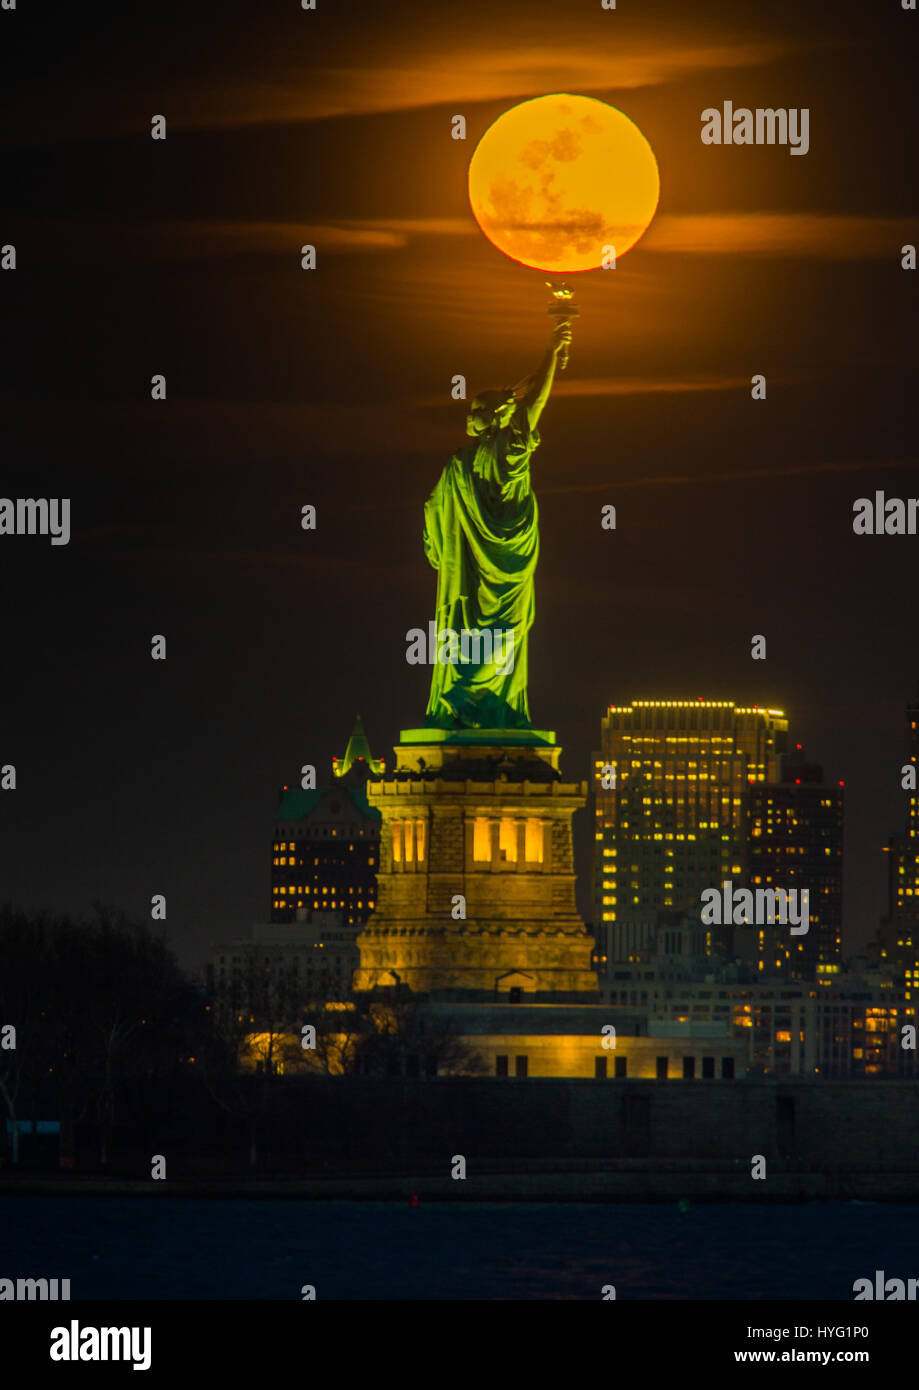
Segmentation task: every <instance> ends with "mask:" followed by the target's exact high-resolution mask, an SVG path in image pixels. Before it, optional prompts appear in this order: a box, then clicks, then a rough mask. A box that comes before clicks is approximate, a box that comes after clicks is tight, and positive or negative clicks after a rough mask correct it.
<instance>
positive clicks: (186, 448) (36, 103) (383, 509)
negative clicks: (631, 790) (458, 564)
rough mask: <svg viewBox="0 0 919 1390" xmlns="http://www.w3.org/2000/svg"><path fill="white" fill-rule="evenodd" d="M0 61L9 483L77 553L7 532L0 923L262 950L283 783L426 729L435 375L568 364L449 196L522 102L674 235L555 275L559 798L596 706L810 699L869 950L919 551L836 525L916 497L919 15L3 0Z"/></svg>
mask: <svg viewBox="0 0 919 1390" xmlns="http://www.w3.org/2000/svg"><path fill="white" fill-rule="evenodd" d="M0 48H2V51H3V60H4V64H5V69H6V70H5V73H4V94H5V96H6V102H5V106H6V108H7V116H6V119H5V122H4V127H3V134H2V140H3V150H2V160H3V169H4V179H3V190H4V197H3V203H4V205H5V207H6V212H5V213H4V215H3V220H2V222H0V241H2V242H4V243H6V242H13V243H15V245H16V248H17V256H18V268H17V269H16V271H15V272H12V273H10V272H7V273H3V274H0V295H2V298H3V308H2V313H3V323H4V329H5V331H4V333H3V344H4V347H3V371H2V379H0V389H2V392H3V418H4V431H3V435H4V440H3V458H4V467H3V470H2V475H0V476H2V488H0V491H2V493H3V495H4V496H9V497H14V498H15V497H19V496H34V497H61V496H67V497H70V498H71V506H72V525H73V534H72V539H71V542H70V544H69V545H68V546H66V547H52V546H51V545H50V544H49V541H48V539H47V538H41V537H31V538H30V537H0V576H2V581H0V582H2V593H3V599H4V602H3V655H4V661H3V679H2V683H0V700H2V703H0V763H8V762H12V763H14V764H15V765H16V767H17V772H18V779H19V787H18V790H16V791H15V792H4V793H3V794H2V796H0V898H2V899H7V900H10V901H12V902H14V903H16V904H18V905H20V906H23V907H35V908H39V907H49V908H53V909H58V910H68V911H73V912H83V911H86V910H88V909H89V906H90V903H91V902H92V900H93V899H101V900H103V901H104V902H106V903H109V904H116V905H119V906H122V907H124V908H125V909H126V910H128V911H129V912H131V913H133V914H135V915H137V916H147V915H148V914H149V910H150V898H151V896H152V895H153V894H154V893H164V894H165V895H166V897H167V902H168V918H167V928H168V932H169V939H170V941H171V942H172V944H173V945H174V947H175V948H176V949H177V950H178V951H179V954H180V956H181V958H182V959H183V961H184V962H185V963H187V964H189V965H197V964H199V963H200V962H201V960H202V959H203V958H204V955H205V952H206V948H207V946H208V944H209V943H210V942H212V941H214V940H216V939H219V938H220V937H221V936H223V937H225V936H227V935H228V934H234V933H236V934H238V933H239V932H240V931H242V930H244V929H245V928H246V927H247V926H248V924H250V923H251V922H254V921H257V920H264V919H265V918H266V917H267V914H268V901H269V866H270V844H271V834H272V825H273V817H274V812H275V809H276V805H277V793H278V789H279V787H280V786H281V785H282V784H283V783H289V782H294V781H295V780H296V778H297V775H298V770H299V768H300V766H301V765H302V764H303V763H313V764H315V765H316V766H317V767H318V768H320V769H321V770H322V771H323V772H324V771H325V770H326V769H327V767H328V763H329V760H330V758H331V756H332V755H333V754H335V753H342V752H343V751H344V747H345V742H346V739H347V736H348V733H349V731H350V727H351V723H352V721H353V717H354V715H355V713H356V712H358V711H359V712H360V713H361V715H362V716H363V718H364V721H365V725H366V728H367V733H368V735H369V737H370V740H371V744H372V746H373V749H374V752H375V753H376V754H379V753H381V752H382V753H383V754H384V755H385V756H386V757H387V759H389V760H391V758H392V744H393V743H394V742H395V741H396V740H397V738H398V733H399V730H400V729H401V728H409V727H413V726H417V725H418V724H420V723H421V722H422V720H423V716H424V709H425V704H426V700H427V691H428V683H429V671H428V670H427V669H425V668H421V667H411V666H409V665H407V663H406V661H405V648H406V642H405V634H406V632H407V630H408V629H409V628H411V627H417V626H426V624H427V622H428V619H429V618H431V617H432V616H433V598H434V574H433V572H432V571H431V569H430V568H429V566H428V565H427V563H426V561H425V559H424V554H423V551H422V543H421V531H422V511H423V506H424V501H425V498H426V497H427V495H428V493H429V492H430V490H431V488H432V487H433V486H434V483H435V482H436V480H437V477H438V475H439V473H440V470H441V468H442V467H443V465H444V463H445V462H446V461H447V459H448V458H449V456H450V454H451V453H452V452H453V451H454V450H455V449H456V448H458V447H460V446H461V445H462V444H463V443H464V442H465V435H464V408H463V406H462V405H461V404H458V403H456V402H454V401H451V399H450V382H451V378H452V377H453V375H454V374H456V373H463V374H464V375H466V377H467V379H468V382H469V386H470V390H471V391H474V390H476V389H477V388H480V387H485V386H498V385H502V384H504V383H506V382H510V381H516V380H518V379H519V378H520V377H522V376H524V375H525V374H526V373H527V372H529V371H532V370H534V369H535V367H536V365H537V363H538V361H539V359H540V357H541V354H542V351H543V348H544V345H545V340H546V337H547V333H548V329H549V327H550V322H549V320H548V319H547V317H546V314H545V305H546V299H547V291H546V289H545V286H544V277H543V276H542V275H540V273H539V272H538V271H535V270H529V269H526V268H524V267H522V266H519V265H517V264H516V263H514V262H512V261H510V260H508V259H507V258H506V257H504V256H503V255H502V254H501V253H500V252H498V251H497V250H496V249H495V248H494V247H492V246H491V244H490V243H489V242H488V241H487V240H486V239H485V237H484V236H483V235H482V233H481V232H480V231H479V229H478V227H477V225H476V223H475V222H474V220H473V218H472V216H471V213H470V211H469V208H468V202H467V198H466V169H467V165H468V161H469V158H470V156H471V154H472V150H473V149H474V147H475V143H476V140H477V139H478V137H479V136H480V135H481V134H482V133H483V132H484V130H485V129H486V128H487V127H488V125H489V124H490V123H491V122H492V121H493V120H494V119H495V117H496V116H497V115H499V114H500V112H502V111H503V110H505V109H507V107H509V106H511V105H513V104H515V102H517V101H519V100H522V99H525V98H526V97H529V96H535V95H540V94H542V93H547V92H554V91H570V92H580V93H583V94H585V95H591V96H595V97H599V98H601V99H603V100H606V101H609V102H611V103H612V104H613V105H615V106H619V107H620V108H621V109H623V110H624V111H625V112H626V113H627V114H628V115H629V116H630V117H631V118H632V119H633V120H634V121H636V122H637V124H638V125H639V126H640V127H641V129H642V130H643V131H644V133H645V135H646V136H647V138H648V139H649V140H650V142H651V144H652V146H653V148H654V150H655V153H656V155H657V159H658V164H659V166H660V172H661V202H660V207H659V210H658V214H657V217H656V219H655V221H654V222H653V223H652V225H651V228H650V230H649V231H648V233H647V234H646V236H645V237H644V239H643V240H642V241H641V242H640V243H639V244H638V246H637V247H636V248H635V249H634V250H633V251H631V252H630V253H629V254H628V255H627V256H625V257H623V258H621V260H620V264H619V266H618V268H617V269H616V271H615V272H600V271H597V272H593V273H590V274H588V275H586V276H584V275H582V276H579V277H576V279H577V290H578V298H579V301H580V303H581V309H582V317H581V319H580V320H579V322H578V323H577V324H576V326H575V336H574V343H573V346H572V352H571V362H570V366H569V369H568V372H567V373H566V374H565V377H564V379H563V380H561V381H560V383H559V385H558V386H557V388H556V391H555V393H554V395H553V398H552V400H551V401H550V403H549V405H548V407H547V409H546V412H545V415H544V416H543V419H542V422H541V426H540V428H541V433H542V439H543V442H542V445H541V447H540V448H539V450H538V451H537V453H536V455H535V457H534V460H533V479H534V486H535V489H536V492H537V496H538V499H539V504H540V523H541V539H542V552H541V558H540V564H539V569H538V571H537V578H536V585H537V613H536V624H535V627H534V629H533V631H532V633H531V636H530V710H531V715H532V719H533V722H534V724H535V725H536V726H537V727H542V728H551V729H555V730H556V731H557V734H558V739H559V742H560V743H561V744H562V746H563V748H564V750H565V752H564V754H563V764H562V765H563V770H564V772H565V774H566V775H567V777H569V778H571V779H575V778H582V777H586V776H587V775H588V767H589V763H588V759H589V754H590V752H591V750H592V749H593V748H595V747H596V746H597V744H598V737H599V721H600V716H601V713H602V711H603V709H604V707H605V706H606V705H608V704H609V703H611V702H612V703H625V702H628V701H629V700H631V699H633V698H635V699H641V698H644V699H649V698H661V699H667V698H694V697H696V696H704V697H705V698H707V699H731V698H733V699H735V700H737V702H738V703H741V704H747V703H751V704H762V705H767V706H774V707H775V706H778V707H780V708H783V709H785V710H786V712H787V713H788V715H789V718H790V721H791V731H792V734H793V742H801V743H803V744H804V745H805V748H806V750H807V754H808V756H809V757H811V758H813V759H814V760H816V761H820V762H822V763H823V764H824V766H825V769H826V772H827V775H828V777H829V778H831V779H832V780H834V781H835V780H841V779H844V780H845V783H846V797H847V803H846V837H847V848H846V864H847V877H846V884H845V895H846V900H845V932H846V937H845V945H846V948H847V949H849V950H852V949H857V948H860V947H861V946H862V945H863V944H864V941H865V940H866V939H867V937H868V936H869V935H870V934H871V933H872V932H873V930H874V928H875V926H876V924H877V919H878V916H879V914H880V912H881V911H882V910H883V907H884V901H885V895H884V856H883V854H882V852H881V851H882V846H883V844H884V842H885V838H886V836H887V835H888V834H889V833H890V832H891V831H892V830H896V829H899V828H900V827H901V825H902V822H903V797H904V793H903V792H902V791H901V789H900V779H899V768H900V765H901V763H902V762H903V761H904V759H905V733H904V707H905V705H906V703H907V701H908V700H909V699H910V698H912V697H913V696H914V695H915V689H916V680H917V676H919V657H917V651H916V636H917V624H916V556H917V546H919V538H917V537H909V536H902V537H895V536H891V537H887V536H885V537H856V536H855V535H853V532H852V504H853V502H854V500H855V499H856V498H858V497H861V496H865V495H871V494H873V493H874V491H875V490H876V489H883V490H884V491H885V492H886V493H887V494H888V496H898V497H904V498H905V497H908V496H917V495H919V467H917V459H916V453H915V446H914V439H915V425H914V420H915V395H916V385H915V372H916V358H917V353H916V347H915V338H916V331H915V325H916V310H917V294H919V290H917V284H919V276H917V273H907V272H905V271H904V270H902V269H901V266H900V247H901V245H903V244H904V243H905V242H914V243H915V242H916V241H919V217H917V212H919V207H917V187H916V175H915V169H916V136H915V128H916V126H915V90H914V87H915V81H914V76H915V71H916V60H917V51H919V14H913V13H909V12H903V11H902V10H901V9H900V7H899V4H898V3H895V0H883V3H881V0H873V2H872V3H861V4H854V3H851V4H846V3H825V4H802V3H800V0H796V3H784V2H783V3H753V4H748V5H742V6H740V5H738V4H737V3H736V0H724V3H720V4H704V3H703V4H694V5H692V6H687V5H686V4H685V0H667V2H666V3H665V2H664V0H660V3H641V0H620V7H619V9H617V10H616V11H605V10H603V9H602V8H601V6H600V3H599V0H590V3H588V2H587V0H553V3H546V0H537V3H523V0H488V2H487V3H485V2H484V0H472V3H466V4H464V5H462V6H447V5H440V4H431V3H429V0H424V3H414V4H410V3H398V0H397V2H396V3H387V4H385V5H381V4H369V3H367V4H356V3H346V2H343V3H337V4H336V3H332V0H318V9H317V10H316V11H315V12H304V11H302V10H301V9H300V8H299V5H298V4H297V3H295V0H287V2H286V3H284V4H279V3H265V2H264V0H260V3H258V4H256V3H252V4H248V5H241V4H233V3H230V4H228V3H220V4H217V3H215V0H209V2H208V3H195V4H194V5H188V4H187V3H181V4H168V3H167V4H162V3H158V4H157V5H156V6H154V7H151V6H139V7H132V6H124V7H122V8H121V9H120V11H118V12H115V11H113V13H112V16H111V17H110V18H108V19H106V18H104V17H103V15H102V12H100V11H99V10H97V9H96V7H90V8H89V9H87V8H85V7H78V6H73V5H67V6H64V5H60V6H54V5H50V6H49V5H47V4H42V5H27V4H23V5H21V8H19V9H17V10H16V11H14V12H3V13H0ZM728 99H729V100H732V101H733V102H734V105H735V106H742V105H743V106H748V107H757V106H760V107H795V108H801V107H807V108H809V110H810V151H809V153H808V154H807V155H805V156H798V157H795V156H792V155H791V154H790V152H789V150H788V148H787V147H782V146H774V147H771V148H770V147H756V146H753V147H747V146H741V147H736V146H735V147H730V148H729V147H724V146H721V147H718V146H705V145H703V144H702V143H701V139H700V130H701V119H700V118H701V112H702V111H703V110H704V109H705V108H706V107H709V106H717V107H720V106H721V104H722V103H723V102H724V101H725V100H728ZM456 113H461V114H464V115H465V117H466V120H467V126H468V138H467V140H466V141H465V142H462V141H454V140H452V139H451V138H450V128H451V119H450V118H451V117H452V116H453V115H454V114H456ZM156 114H162V115H165V117H166V119H167V122H168V137H167V139H166V140H165V141H153V140H151V138H150V121H151V117H152V116H154V115H156ZM305 242H311V243H314V244H315V245H316V247H317V252H318V268H317V270H315V271H314V272H305V271H303V270H301V268H300V254H299V252H300V247H301V245H302V244H303V243H305ZM159 372H162V373H163V374H165V376H166V378H167V399H166V401H165V402H154V401H152V400H151V399H150V378H151V376H152V375H153V374H154V373H159ZM755 373H763V374H765V376H766V378H767V383H768V385H767V399H766V401H764V402H755V401H753V400H751V394H750V393H751V387H750V379H751V377H752V376H753V375H754V374H755ZM305 503H312V504H313V505H315V506H316V507H317V508H318V521H319V524H318V530H317V531H315V532H304V531H302V530H301V528H300V511H301V507H302V506H303V505H304V504H305ZM605 503H613V504H615V506H616V508H617V514H618V527H617V530H616V531H615V532H612V533H610V532H607V531H604V530H602V529H601V526H600V511H601V507H602V506H603V504H605ZM154 633H162V634H164V635H165V636H166V638H167V643H168V659H167V660H166V661H165V662H154V661H152V660H151V658H150V640H151V638H152V636H153V634H154ZM755 633H762V634H764V635H765V636H766V638H767V642H768V658H767V660H766V661H753V660H751V656H750V643H751V638H752V636H753V634H755ZM580 819H581V821H582V825H581V827H580V832H579V842H580V847H581V850H582V851H583V852H584V853H585V854H586V851H587V849H588V846H589V838H590V831H589V826H588V825H587V823H586V822H587V817H586V813H584V814H582V816H581V817H580ZM579 867H580V869H581V871H582V874H583V877H584V881H585V884H586V880H587V868H588V865H587V861H586V858H584V857H583V854H582V858H581V861H580V865H579ZM582 908H583V909H584V910H585V911H587V910H588V900H587V899H586V898H585V899H582Z"/></svg>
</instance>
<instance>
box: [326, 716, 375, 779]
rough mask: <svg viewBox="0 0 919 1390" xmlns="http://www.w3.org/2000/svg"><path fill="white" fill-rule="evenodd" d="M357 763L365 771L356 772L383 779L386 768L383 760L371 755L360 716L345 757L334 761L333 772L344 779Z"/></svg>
mask: <svg viewBox="0 0 919 1390" xmlns="http://www.w3.org/2000/svg"><path fill="white" fill-rule="evenodd" d="M355 763H357V764H361V763H363V769H361V768H360V767H358V768H356V769H355V770H356V771H362V770H366V773H367V775H368V776H373V777H382V776H383V772H384V769H385V766H386V764H385V762H384V760H383V759H382V758H375V757H374V756H373V754H372V753H371V751H370V744H369V742H368V741H367V735H366V734H365V733H364V725H363V723H362V721H361V716H360V715H358V716H357V718H356V719H355V721H354V728H353V730H352V731H351V737H350V738H349V739H348V746H347V748H346V749H345V756H344V757H343V758H333V759H332V771H333V773H334V774H335V776H336V777H344V776H346V775H347V773H349V772H350V771H351V768H352V767H354V765H355Z"/></svg>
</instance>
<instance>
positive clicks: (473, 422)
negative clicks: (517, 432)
mask: <svg viewBox="0 0 919 1390" xmlns="http://www.w3.org/2000/svg"><path fill="white" fill-rule="evenodd" d="M516 404H517V400H516V397H515V396H513V395H511V396H507V397H502V396H501V394H500V392H497V391H488V392H486V393H484V394H483V395H481V396H476V398H475V400H474V401H473V402H472V405H471V406H470V408H469V414H468V415H467V416H466V433H467V434H468V435H471V436H472V437H473V438H475V436H476V435H479V434H488V433H490V431H491V430H494V429H499V430H503V429H505V428H506V427H507V426H508V425H509V424H510V422H511V418H512V417H513V414H514V409H515V407H516Z"/></svg>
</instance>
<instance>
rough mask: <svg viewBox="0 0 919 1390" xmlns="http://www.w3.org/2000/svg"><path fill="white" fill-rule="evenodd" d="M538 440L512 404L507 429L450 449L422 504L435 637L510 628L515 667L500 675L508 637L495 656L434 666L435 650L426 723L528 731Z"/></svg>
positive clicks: (503, 631)
mask: <svg viewBox="0 0 919 1390" xmlns="http://www.w3.org/2000/svg"><path fill="white" fill-rule="evenodd" d="M538 444H539V431H538V430H535V429H533V430H531V429H530V424H529V420H528V418H527V412H526V407H525V406H524V405H518V407H517V409H516V411H515V412H514V415H513V417H512V419H511V421H510V424H509V425H508V426H507V427H506V428H504V429H500V430H493V431H491V433H490V434H488V435H487V436H484V435H483V436H479V437H478V438H477V439H476V440H474V441H473V442H472V443H471V444H470V445H468V446H467V447H466V448H464V449H460V450H459V451H458V452H457V453H455V454H454V455H453V457H452V458H451V460H450V462H449V463H448V464H447V466H446V468H445V469H444V471H443V473H442V474H441V475H440V479H439V481H438V483H437V486H436V487H435V488H434V491H433V492H432V493H431V496H430V497H429V498H428V501H427V503H426V504H425V509H424V549H425V554H426V555H427V557H428V560H429V561H430V563H431V565H432V566H433V567H434V569H436V571H437V606H436V626H437V632H438V634H440V633H441V632H443V631H444V630H445V629H449V630H452V631H454V632H456V633H457V634H460V633H462V632H463V630H465V631H467V632H471V631H474V630H478V631H483V630H490V631H491V632H494V631H495V629H497V630H498V631H499V632H500V633H501V634H507V633H513V649H512V656H513V664H512V669H511V670H509V671H506V672H503V671H502V669H501V668H503V667H504V666H505V665H507V664H509V663H508V660H507V658H508V656H509V655H510V654H511V653H510V651H509V648H508V641H507V638H506V636H504V638H503V640H502V641H501V642H500V644H499V646H498V647H497V649H496V651H495V652H493V659H492V660H491V661H481V662H476V661H466V662H464V661H462V660H460V661H447V662H439V661H437V660H436V656H437V653H433V654H432V656H431V659H432V660H434V662H435V664H434V667H433V675H432V679H431V696H430V699H429V701H428V708H427V717H426V720H425V723H426V724H427V726H428V727H433V728H439V729H456V728H477V729H519V728H524V729H526V728H530V727H531V726H530V713H529V707H528V704H527V634H528V633H529V630H530V627H531V626H532V623H533V613H534V586H533V575H534V571H535V569H536V561H537V558H538V556H539V530H538V517H539V513H538V508H537V505H536V498H535V497H534V495H533V490H532V487H531V485H530V456H531V455H532V453H533V450H534V449H535V448H536V447H537V446H538ZM470 650H471V649H470ZM481 654H482V653H480V655H481ZM495 657H497V659H494V658H495Z"/></svg>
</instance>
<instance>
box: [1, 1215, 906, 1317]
mask: <svg viewBox="0 0 919 1390" xmlns="http://www.w3.org/2000/svg"><path fill="white" fill-rule="evenodd" d="M876 1269H883V1270H885V1271H886V1273H887V1275H888V1277H889V1276H896V1277H897V1278H909V1277H916V1276H919V1206H894V1205H887V1204H878V1205H874V1204H867V1205H861V1204H856V1203H829V1204H826V1203H814V1204H813V1205H808V1206H793V1205H788V1206H772V1205H769V1206H744V1205H741V1204H725V1205H712V1206H706V1205H700V1206H692V1207H690V1208H689V1210H688V1211H685V1212H681V1211H680V1209H679V1207H678V1206H677V1205H676V1204H673V1205H649V1206H644V1205H629V1206H626V1205H619V1204H611V1205H608V1206H606V1205H601V1204H599V1203H590V1204H583V1205H575V1204H569V1203H564V1204H562V1203H559V1204H555V1205H553V1204H543V1203H540V1204H535V1203H527V1202H513V1203H505V1204H486V1203H481V1204H480V1203H468V1204H467V1203H436V1202H432V1203H429V1204H422V1205H421V1206H419V1207H417V1208H412V1207H409V1206H408V1205H404V1206H402V1205H393V1204H391V1203H383V1202H323V1203H320V1202H306V1201H302V1202H301V1201H288V1200H283V1201H199V1200H192V1199H187V1200H186V1199H174V1200H171V1199H170V1200H167V1199H164V1198H157V1199H155V1200H153V1199H150V1200H144V1199H143V1198H108V1197H104V1198H95V1197H84V1198H71V1197H48V1198H45V1197H35V1198H33V1197H22V1198H2V1199H0V1277H4V1278H16V1277H17V1276H18V1277H34V1278H38V1277H45V1278H53V1277H58V1278H65V1277H69V1278H70V1279H71V1281H72V1282H71V1297H72V1298H73V1299H78V1298H99V1299H111V1298H134V1299H156V1298H175V1299H194V1298H208V1299H223V1298H228V1299H233V1298H236V1299H258V1298H269V1299H299V1298H300V1289H301V1285H303V1284H313V1285H315V1288H316V1296H317V1298H321V1299H328V1298H354V1299H374V1298H399V1299H463V1298H487V1299H511V1298H522V1299H546V1298H562V1299H581V1298H586V1299H597V1298H600V1296H601V1288H602V1285H604V1284H613V1285H615V1288H616V1296H617V1298H619V1299H623V1298H625V1299H630V1298H631V1299H639V1298H641V1299H647V1298H697V1299H702V1298H744V1299H761V1298H769V1299H772V1298H775V1299H812V1298H830V1299H844V1300H851V1299H852V1285H853V1282H854V1281H855V1280H856V1279H857V1278H860V1277H862V1276H867V1277H873V1274H874V1271H875V1270H876Z"/></svg>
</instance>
